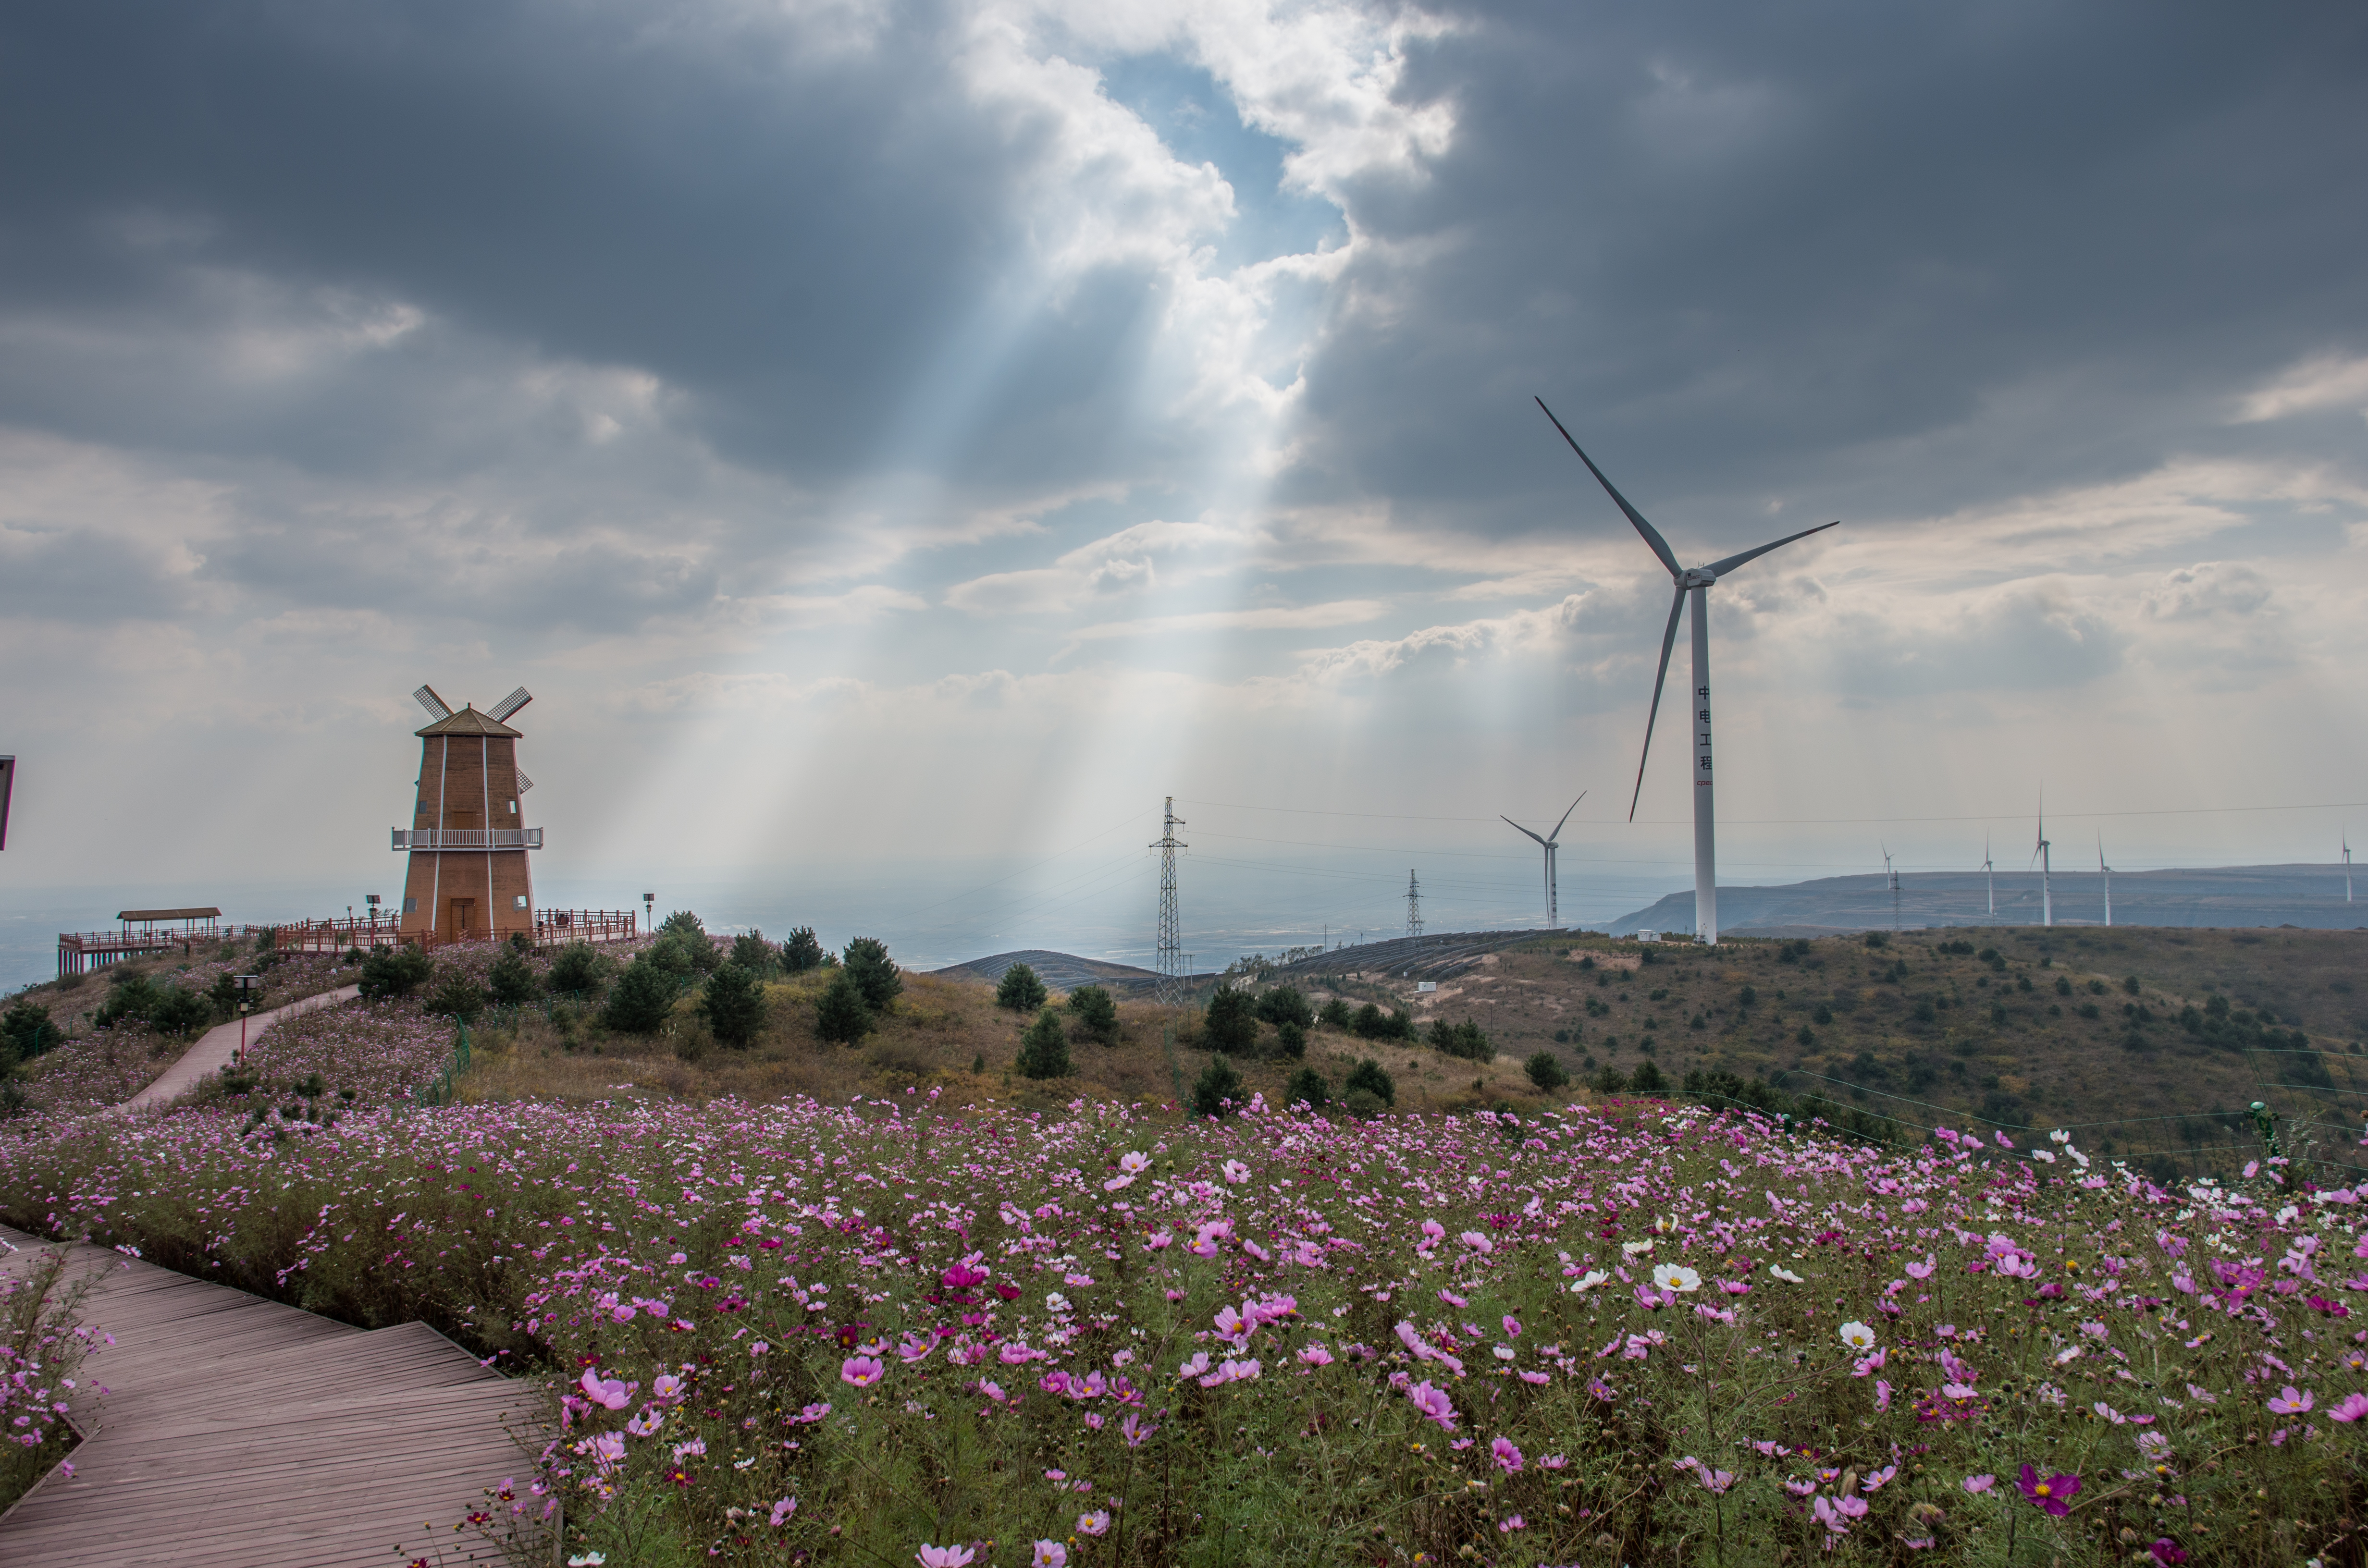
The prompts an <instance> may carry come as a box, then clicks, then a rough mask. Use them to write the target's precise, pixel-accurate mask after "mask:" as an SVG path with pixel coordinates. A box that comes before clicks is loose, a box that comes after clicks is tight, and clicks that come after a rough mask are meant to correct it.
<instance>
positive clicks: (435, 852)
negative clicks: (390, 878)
mask: <svg viewBox="0 0 2368 1568" xmlns="http://www.w3.org/2000/svg"><path fill="white" fill-rule="evenodd" d="M412 696H413V697H414V698H415V699H416V700H417V701H418V703H419V705H420V706H421V707H422V708H425V709H427V712H428V716H429V717H430V718H431V719H432V720H433V721H434V722H431V723H430V724H429V725H428V726H427V728H426V729H424V730H420V731H417V732H416V733H417V734H418V736H419V741H420V753H419V781H418V791H419V798H418V804H417V807H416V810H415V811H414V812H413V813H412V824H411V826H410V827H408V828H400V827H398V828H396V829H395V830H394V847H395V848H396V849H398V850H408V851H410V853H411V868H410V870H409V871H408V872H407V873H406V874H405V876H404V883H403V915H402V926H401V929H402V930H403V932H404V934H405V935H420V934H431V933H432V934H433V936H434V937H435V938H436V939H438V940H440V941H447V942H450V941H466V940H469V939H471V938H478V939H484V938H488V937H493V938H498V937H507V936H508V935H509V934H510V933H512V932H514V931H523V932H525V933H526V934H527V935H528V936H529V937H532V936H533V935H534V877H533V874H532V873H531V872H530V871H529V869H528V867H527V858H526V856H527V851H528V850H529V849H540V848H541V847H542V829H541V828H539V827H528V826H527V825H526V824H525V823H524V822H523V821H522V820H520V818H519V815H518V801H519V800H520V798H521V797H522V796H524V795H525V793H526V792H527V791H528V790H531V789H533V788H534V781H533V780H532V779H530V778H528V777H527V776H526V775H525V774H523V773H521V772H519V771H518V731H516V730H513V729H511V728H510V727H509V725H508V724H507V723H505V722H503V721H505V720H507V719H508V718H509V717H510V716H511V715H512V714H514V713H516V712H517V711H518V710H519V709H521V708H523V707H525V706H526V705H527V704H528V703H529V702H531V701H533V700H534V699H533V698H532V697H530V696H529V695H528V693H527V689H526V687H518V689H517V690H516V691H513V692H511V693H510V694H509V695H508V696H507V697H505V698H503V699H501V701H499V702H497V703H495V705H494V707H493V708H492V709H491V710H489V711H487V712H484V713H480V712H478V711H477V710H475V709H474V708H472V707H468V706H466V705H464V706H463V707H462V708H461V710H460V711H459V712H458V713H455V712H453V711H452V710H451V709H450V707H448V706H446V704H445V701H444V699H442V698H440V697H438V696H437V695H436V692H435V689H434V688H433V687H425V686H423V687H420V688H419V689H418V690H417V691H416V692H413V693H412Z"/></svg>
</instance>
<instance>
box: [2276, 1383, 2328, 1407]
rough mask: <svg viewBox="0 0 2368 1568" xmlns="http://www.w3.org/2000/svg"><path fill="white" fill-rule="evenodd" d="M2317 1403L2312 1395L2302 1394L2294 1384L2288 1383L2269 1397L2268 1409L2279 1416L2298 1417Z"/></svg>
mask: <svg viewBox="0 0 2368 1568" xmlns="http://www.w3.org/2000/svg"><path fill="white" fill-rule="evenodd" d="M2316 1403H2317V1399H2316V1398H2314V1397H2313V1396H2312V1395H2310V1394H2306V1393H2304V1392H2302V1391H2301V1390H2299V1389H2297V1388H2295V1387H2294V1384H2292V1383H2288V1384H2287V1385H2286V1386H2285V1387H2284V1388H2283V1389H2280V1390H2279V1391H2278V1392H2277V1393H2276V1394H2275V1395H2274V1396H2272V1397H2271V1400H2270V1408H2271V1410H2273V1411H2275V1412H2276V1413H2277V1414H2278V1415H2302V1414H2304V1413H2305V1412H2306V1411H2308V1410H2309V1409H2310V1407H2311V1406H2312V1405H2314V1404H2316Z"/></svg>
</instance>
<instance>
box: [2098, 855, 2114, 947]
mask: <svg viewBox="0 0 2368 1568" xmlns="http://www.w3.org/2000/svg"><path fill="white" fill-rule="evenodd" d="M2097 874H2098V875H2099V876H2100V877H2102V878H2104V879H2105V924H2106V925H2108V926H2111V925H2112V923H2113V869H2112V867H2111V866H2108V865H2106V864H2105V835H2103V834H2101V833H2100V834H2099V835H2097Z"/></svg>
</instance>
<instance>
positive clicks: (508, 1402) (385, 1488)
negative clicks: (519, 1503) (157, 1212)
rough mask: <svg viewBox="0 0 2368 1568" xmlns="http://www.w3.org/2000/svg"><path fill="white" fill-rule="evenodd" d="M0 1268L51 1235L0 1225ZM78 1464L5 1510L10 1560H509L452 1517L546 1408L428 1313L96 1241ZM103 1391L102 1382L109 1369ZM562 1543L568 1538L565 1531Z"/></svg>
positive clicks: (514, 1454)
mask: <svg viewBox="0 0 2368 1568" xmlns="http://www.w3.org/2000/svg"><path fill="white" fill-rule="evenodd" d="M0 1244H6V1245H7V1246H9V1247H13V1248H15V1249H16V1250H15V1251H13V1252H0V1273H5V1274H8V1275H15V1276H21V1275H23V1274H25V1273H27V1272H28V1270H29V1269H30V1268H31V1267H33V1264H34V1262H35V1255H36V1252H37V1250H46V1248H47V1247H48V1246H49V1245H51V1244H46V1243H42V1242H40V1241H39V1240H37V1239H36V1238H34V1237H31V1236H28V1235H25V1234H23V1233H20V1232H17V1231H13V1230H9V1229H7V1228H6V1227H5V1226H0ZM72 1252H73V1262H72V1272H73V1273H74V1274H84V1273H87V1274H91V1275H95V1276H96V1277H97V1280H98V1283H97V1288H96V1289H95V1290H93V1291H92V1292H91V1294H90V1296H89V1297H88V1298H87V1300H86V1301H85V1307H84V1312H83V1321H84V1322H85V1323H86V1324H91V1325H93V1326H95V1327H97V1328H101V1329H104V1330H106V1331H107V1332H108V1334H111V1335H114V1336H115V1343H114V1344H113V1345H112V1346H105V1347H103V1348H101V1349H100V1350H99V1351H98V1352H97V1354H96V1355H94V1356H93V1357H92V1358H90V1360H89V1361H88V1362H87V1363H86V1364H85V1369H84V1372H83V1375H82V1377H81V1378H80V1379H79V1381H81V1382H82V1384H83V1385H84V1386H83V1387H82V1389H81V1390H79V1391H78V1392H77V1394H76V1396H75V1399H74V1407H73V1416H72V1419H73V1421H74V1427H75V1429H76V1430H77V1431H79V1432H80V1433H82V1435H83V1441H82V1443H81V1444H80V1446H79V1447H77V1448H76V1449H74V1453H73V1456H72V1459H73V1462H74V1474H73V1475H72V1476H71V1477H69V1476H66V1475H63V1473H60V1472H56V1471H52V1472H51V1474H50V1475H49V1476H48V1477H47V1478H46V1479H44V1480H43V1481H42V1482H41V1483H40V1485H38V1486H36V1487H35V1488H33V1490H32V1491H30V1492H28V1493H27V1494H25V1496H24V1497H23V1498H21V1499H19V1500H18V1502H17V1506H15V1507H13V1508H11V1509H9V1510H8V1512H7V1513H6V1515H5V1516H0V1563H8V1564H16V1563H27V1564H31V1563H41V1564H45V1565H49V1568H118V1565H120V1564H127V1563H147V1562H159V1563H162V1562H170V1563H174V1564H176V1565H178V1568H346V1565H347V1564H351V1565H353V1568H402V1565H403V1564H404V1563H407V1562H412V1561H414V1560H415V1559H418V1558H423V1557H424V1558H426V1559H427V1560H428V1561H429V1562H436V1563H439V1564H446V1563H450V1564H458V1563H461V1562H496V1561H499V1557H498V1555H497V1554H496V1553H495V1552H494V1551H493V1550H492V1549H491V1548H490V1547H488V1546H486V1545H485V1544H484V1542H482V1541H481V1540H479V1538H478V1537H477V1536H476V1535H475V1534H474V1533H473V1532H472V1531H467V1530H463V1531H461V1532H459V1533H455V1532H454V1530H453V1528H452V1527H453V1526H454V1525H455V1524H458V1523H461V1521H462V1520H463V1519H465V1517H467V1516H468V1514H469V1513H470V1512H471V1511H472V1510H473V1509H477V1508H480V1507H486V1508H496V1507H499V1505H495V1504H490V1503H488V1502H487V1501H486V1500H485V1497H484V1489H485V1488H486V1487H490V1486H497V1485H499V1484H500V1483H502V1482H503V1481H504V1480H505V1479H507V1478H508V1477H512V1476H518V1477H525V1476H528V1475H529V1474H530V1473H531V1471H532V1469H533V1452H532V1451H530V1450H529V1447H527V1446H526V1445H531V1449H533V1450H539V1449H540V1448H541V1443H542V1442H543V1441H544V1440H547V1426H546V1423H547V1421H548V1418H549V1412H548V1409H547V1407H546V1405H545V1404H544V1403H543V1400H542V1396H541V1393H540V1392H539V1391H538V1390H537V1389H536V1387H535V1386H534V1385H532V1384H529V1383H527V1382H523V1381H513V1380H511V1379H507V1378H504V1377H502V1376H501V1375H500V1374H499V1373H497V1372H494V1371H491V1370H489V1369H486V1368H485V1367H484V1366H482V1365H480V1364H479V1363H478V1361H477V1359H476V1358H475V1357H473V1356H471V1355H470V1354H469V1353H468V1352H467V1351H465V1350H463V1349H461V1347H460V1346H457V1345H455V1344H453V1343H452V1342H451V1341H450V1340H449V1339H446V1338H445V1337H444V1336H443V1335H440V1334H438V1333H437V1332H436V1331H435V1330H434V1329H431V1328H429V1327H427V1325H425V1324H404V1325H402V1326H400V1327H395V1328H382V1329H377V1330H374V1331H365V1330H362V1329H358V1328H353V1327H350V1326H348V1325H347V1324H341V1323H335V1322H332V1321H331V1320H329V1319H327V1318H324V1317H319V1316H316V1315H315V1314H313V1313H312V1312H302V1311H300V1310H299V1309H297V1308H295V1307H290V1306H283V1305H281V1304H280V1303H279V1302H277V1301H265V1300H264V1299H263V1298H262V1297H260V1296H252V1295H249V1294H247V1293H246V1292H245V1291H243V1290H229V1289H227V1288H225V1287H223V1286H220V1285H211V1284H208V1283H206V1282H205V1281H203V1280H200V1279H192V1278H188V1276H186V1275H180V1274H175V1273H173V1272H171V1271H170V1270H168V1269H164V1268H158V1267H155V1266H154V1265H152V1264H146V1263H141V1262H137V1261H135V1260H133V1259H131V1258H128V1257H125V1256H121V1255H120V1254H118V1253H113V1252H109V1251H107V1250H105V1249H103V1248H99V1247H95V1246H87V1245H77V1246H75V1247H74V1248H73V1249H72ZM102 1387H103V1388H105V1389H106V1390H107V1391H108V1392H106V1393H105V1394H104V1395H101V1394H99V1393H98V1392H97V1391H98V1390H99V1389H100V1388H102ZM552 1545H554V1546H555V1542H552Z"/></svg>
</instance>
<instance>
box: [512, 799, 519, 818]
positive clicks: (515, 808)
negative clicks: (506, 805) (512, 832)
mask: <svg viewBox="0 0 2368 1568" xmlns="http://www.w3.org/2000/svg"><path fill="white" fill-rule="evenodd" d="M510 815H512V816H516V815H518V802H517V801H511V802H510Z"/></svg>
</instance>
